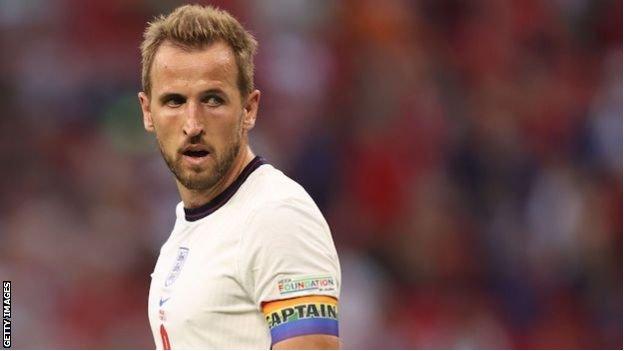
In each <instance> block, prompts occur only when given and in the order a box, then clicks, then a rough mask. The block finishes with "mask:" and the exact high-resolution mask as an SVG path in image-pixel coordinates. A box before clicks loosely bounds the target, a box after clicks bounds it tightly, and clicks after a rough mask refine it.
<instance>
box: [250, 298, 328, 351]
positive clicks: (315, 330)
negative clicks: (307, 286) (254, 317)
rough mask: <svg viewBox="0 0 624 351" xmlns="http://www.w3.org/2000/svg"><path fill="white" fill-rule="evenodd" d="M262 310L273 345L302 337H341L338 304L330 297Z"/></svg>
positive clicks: (269, 305) (272, 305) (268, 305)
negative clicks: (312, 335) (317, 335)
mask: <svg viewBox="0 0 624 351" xmlns="http://www.w3.org/2000/svg"><path fill="white" fill-rule="evenodd" d="M262 310H263V313H264V317H265V318H266V321H267V323H268V325H269V329H270V331H271V345H274V344H275V343H278V342H280V341H282V340H286V339H289V338H292V337H295V336H301V335H310V334H326V335H335V336H338V300H336V299H335V298H333V297H331V296H321V295H313V296H304V297H297V298H293V299H288V300H277V301H271V302H267V303H265V304H264V305H263V306H262Z"/></svg>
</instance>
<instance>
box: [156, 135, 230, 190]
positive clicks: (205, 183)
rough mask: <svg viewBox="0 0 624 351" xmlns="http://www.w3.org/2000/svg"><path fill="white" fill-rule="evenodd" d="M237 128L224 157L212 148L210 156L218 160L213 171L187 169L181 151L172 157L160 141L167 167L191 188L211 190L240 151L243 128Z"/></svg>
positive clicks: (159, 144) (182, 182) (183, 183)
mask: <svg viewBox="0 0 624 351" xmlns="http://www.w3.org/2000/svg"><path fill="white" fill-rule="evenodd" d="M237 129H238V132H237V133H235V136H234V140H232V142H231V143H230V144H229V145H228V146H227V147H226V149H225V152H224V153H223V157H219V155H217V154H216V152H214V148H213V149H212V150H211V151H212V152H211V153H210V157H213V158H214V159H215V161H216V164H215V165H214V167H212V171H211V169H210V168H208V169H203V170H202V169H201V168H197V167H193V168H186V169H185V168H183V166H182V156H181V155H180V154H179V153H176V154H175V156H174V157H170V156H168V155H167V154H166V153H165V151H164V148H163V145H162V144H161V143H160V142H158V146H159V149H160V153H161V155H162V156H163V159H164V160H165V163H166V164H167V167H168V168H169V170H170V171H171V173H173V175H174V176H175V177H176V179H177V180H178V182H180V184H182V186H184V187H185V188H187V189H189V190H196V191H202V190H209V189H212V188H213V187H214V186H215V185H216V184H217V183H218V182H219V181H220V180H221V179H223V177H225V175H226V174H227V172H228V171H229V170H230V168H232V165H233V164H234V160H235V159H236V157H237V156H238V154H239V153H240V148H241V139H242V135H241V134H242V130H240V128H237Z"/></svg>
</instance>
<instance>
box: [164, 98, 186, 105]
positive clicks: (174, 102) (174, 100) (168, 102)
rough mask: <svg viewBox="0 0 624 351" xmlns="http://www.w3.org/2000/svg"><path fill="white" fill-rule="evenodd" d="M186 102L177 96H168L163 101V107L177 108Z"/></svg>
mask: <svg viewBox="0 0 624 351" xmlns="http://www.w3.org/2000/svg"><path fill="white" fill-rule="evenodd" d="M185 102H186V99H185V98H183V97H182V96H179V95H174V96H170V97H169V98H168V99H166V100H165V105H167V106H169V107H179V106H180V105H182V104H183V103H185Z"/></svg>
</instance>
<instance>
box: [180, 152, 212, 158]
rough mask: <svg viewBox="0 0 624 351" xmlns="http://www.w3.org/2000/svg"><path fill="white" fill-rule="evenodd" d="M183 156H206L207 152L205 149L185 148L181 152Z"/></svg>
mask: <svg viewBox="0 0 624 351" xmlns="http://www.w3.org/2000/svg"><path fill="white" fill-rule="evenodd" d="M182 154H183V155H184V156H188V157H193V158H200V157H206V156H208V154H209V152H208V151H206V150H187V151H184V152H183V153H182Z"/></svg>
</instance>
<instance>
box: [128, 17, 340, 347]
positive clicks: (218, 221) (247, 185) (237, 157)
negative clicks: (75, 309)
mask: <svg viewBox="0 0 624 351" xmlns="http://www.w3.org/2000/svg"><path fill="white" fill-rule="evenodd" d="M256 45H257V43H256V41H255V40H254V38H253V37H252V36H251V35H250V34H249V33H248V32H247V31H246V30H245V29H244V28H243V27H242V26H241V25H240V23H239V22H238V21H236V19H234V18H233V17H232V16H230V15H229V14H228V13H226V12H225V11H221V10H217V9H215V8H212V7H203V6H197V5H194V6H183V7H180V8H178V9H176V10H175V11H173V12H172V13H171V14H169V15H168V16H166V17H165V16H160V17H159V18H157V19H156V20H155V21H154V22H152V23H150V24H149V25H148V27H147V29H146V31H145V34H144V41H143V43H142V45H141V54H142V63H143V74H142V81H143V91H142V92H140V93H139V101H140V104H141V109H142V112H143V123H144V126H145V129H146V130H147V131H149V132H152V133H154V134H155V137H156V140H157V141H158V145H159V148H160V151H161V153H162V155H163V158H164V160H165V162H166V164H167V166H168V167H169V169H170V170H171V172H172V173H173V174H174V176H175V179H176V184H177V187H178V190H179V193H180V197H181V199H182V202H181V203H180V204H178V206H177V207H176V216H177V220H176V223H175V226H174V228H173V231H172V233H171V236H170V237H169V239H168V240H167V241H166V242H165V244H164V245H163V246H162V248H161V250H160V256H159V258H158V261H157V263H156V267H155V269H154V272H153V273H152V282H151V286H150V294H149V302H148V303H149V319H150V324H151V328H152V332H153V333H154V339H155V342H156V346H157V348H162V349H172V348H183V349H190V348H204V349H216V348H236V349H250V348H253V349H259V348H269V347H272V348H274V349H287V348H297V349H304V348H315V349H321V348H338V346H339V342H338V315H337V314H338V307H337V304H338V298H339V291H340V267H339V263H338V256H337V254H336V250H335V247H334V244H333V241H332V238H331V234H330V231H329V227H328V225H327V223H326V222H325V220H324V218H323V216H322V214H321V213H320V211H319V210H318V208H317V207H316V205H315V204H314V202H313V200H312V199H311V198H310V196H309V195H308V194H307V193H306V192H305V190H304V189H303V188H302V187H301V186H300V185H298V184H297V183H295V182H294V181H292V180H291V179H289V178H288V177H286V176H285V175H284V174H283V173H282V172H280V171H278V170H277V169H275V168H273V167H272V166H271V165H269V164H267V163H265V161H264V159H263V158H261V157H258V156H255V155H254V153H253V151H252V150H251V148H250V146H249V142H248V133H249V131H250V130H251V129H252V128H253V126H254V124H255V122H256V114H257V112H258V103H259V101H260V91H258V90H255V89H254V86H253V55H254V53H255V50H256Z"/></svg>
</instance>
